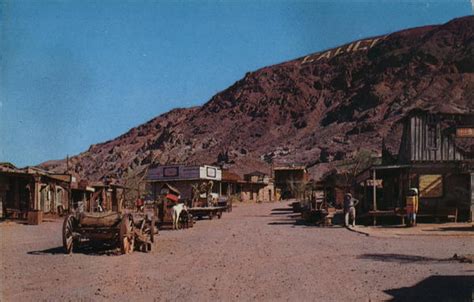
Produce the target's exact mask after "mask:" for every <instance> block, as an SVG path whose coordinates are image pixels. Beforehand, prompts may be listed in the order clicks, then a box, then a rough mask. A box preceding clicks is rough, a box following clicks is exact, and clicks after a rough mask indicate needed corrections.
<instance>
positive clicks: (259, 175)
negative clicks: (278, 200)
mask: <svg viewBox="0 0 474 302" xmlns="http://www.w3.org/2000/svg"><path fill="white" fill-rule="evenodd" d="M239 185H240V199H241V200H242V201H255V202H269V201H274V200H275V187H274V184H273V181H272V179H271V178H270V176H269V175H267V174H265V173H263V172H260V171H254V172H252V173H248V174H245V175H244V181H241V182H240V183H239Z"/></svg>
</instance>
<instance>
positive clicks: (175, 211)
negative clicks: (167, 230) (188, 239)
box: [171, 203, 188, 230]
mask: <svg viewBox="0 0 474 302" xmlns="http://www.w3.org/2000/svg"><path fill="white" fill-rule="evenodd" d="M187 210H188V207H187V206H186V205H185V204H184V203H178V204H177V205H175V206H173V208H172V212H171V214H172V217H173V230H179V216H180V215H181V212H182V211H187Z"/></svg>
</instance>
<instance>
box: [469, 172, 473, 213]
mask: <svg viewBox="0 0 474 302" xmlns="http://www.w3.org/2000/svg"><path fill="white" fill-rule="evenodd" d="M470 174H471V189H470V191H471V192H470V193H471V222H474V172H471V173H470Z"/></svg>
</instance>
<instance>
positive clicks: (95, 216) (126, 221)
mask: <svg viewBox="0 0 474 302" xmlns="http://www.w3.org/2000/svg"><path fill="white" fill-rule="evenodd" d="M154 224H155V222H154V217H153V215H147V214H145V213H140V212H135V213H124V214H122V213H119V212H96V213H92V212H90V213H87V212H82V213H76V214H70V215H67V216H66V217H65V219H64V223H63V247H64V250H65V252H66V253H71V252H73V250H74V249H76V248H77V247H78V246H79V245H80V244H83V243H85V242H90V241H93V242H101V243H107V244H111V245H115V246H118V247H120V251H121V252H122V253H123V254H130V253H132V252H133V251H134V249H135V248H136V249H139V250H142V251H144V252H148V251H150V250H151V248H152V243H153V242H154V232H155V231H154Z"/></svg>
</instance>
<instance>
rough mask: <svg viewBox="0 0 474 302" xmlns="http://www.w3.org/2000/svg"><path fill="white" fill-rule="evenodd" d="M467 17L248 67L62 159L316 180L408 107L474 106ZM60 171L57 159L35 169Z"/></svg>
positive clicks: (89, 173) (75, 168)
mask: <svg viewBox="0 0 474 302" xmlns="http://www.w3.org/2000/svg"><path fill="white" fill-rule="evenodd" d="M473 98H474V17H472V16H470V17H464V18H460V19H455V20H453V21H451V22H448V23H446V24H443V25H439V26H427V27H420V28H414V29H408V30H404V31H400V32H396V33H393V34H389V35H386V36H381V37H372V38H367V39H364V40H360V41H355V42H351V43H349V44H346V45H343V46H341V47H338V48H335V49H330V50H325V51H322V52H318V53H315V54H311V55H309V56H306V57H302V58H298V59H296V60H292V61H289V62H285V63H282V64H278V65H274V66H269V67H265V68H262V69H260V70H257V71H254V72H249V73H247V74H246V75H245V77H244V78H243V79H241V80H239V81H237V82H236V83H235V84H234V85H232V86H231V87H229V88H228V89H226V90H224V91H222V92H220V93H218V94H216V95H215V96H213V97H212V98H211V100H209V101H208V102H207V103H205V104H204V105H203V106H200V107H194V108H187V109H175V110H172V111H170V112H168V113H165V114H163V115H161V116H159V117H156V118H154V119H153V120H151V121H149V122H147V123H145V124H143V125H140V126H138V127H136V128H133V129H131V130H130V131H128V132H127V133H125V134H123V135H121V136H119V137H117V138H115V139H113V140H110V141H107V142H104V143H100V144H97V145H92V146H91V147H90V148H89V150H87V151H85V152H83V153H81V154H79V155H76V156H73V157H71V158H70V160H69V167H70V170H71V172H74V173H75V174H77V175H78V176H81V177H87V178H90V179H101V178H102V177H104V176H109V177H114V178H121V177H124V176H125V175H126V174H127V173H130V172H131V171H141V170H143V169H144V168H145V167H147V166H148V165H150V164H169V163H189V164H199V163H215V164H222V165H225V166H227V167H229V168H231V169H233V170H234V171H236V172H238V173H241V174H242V173H244V172H248V171H250V170H255V169H260V170H263V171H268V170H269V167H270V164H269V163H271V162H274V163H284V162H298V163H306V164H308V165H309V166H310V170H311V172H312V173H313V176H316V177H317V176H318V175H320V174H321V173H322V172H324V171H325V170H326V169H327V168H328V167H330V166H333V165H334V163H335V162H337V161H340V160H344V159H346V158H350V157H351V156H354V154H355V153H356V152H357V150H359V149H361V148H362V149H367V150H373V151H375V152H378V153H380V148H381V144H382V139H383V138H384V137H385V136H386V135H387V134H388V133H389V131H390V129H391V127H392V125H393V124H394V123H395V122H396V121H397V120H398V119H400V118H401V117H403V116H404V114H406V113H407V112H408V111H410V110H411V109H413V108H423V109H430V110H439V111H449V112H467V111H472V110H473V108H474V103H473ZM41 166H42V167H45V168H47V169H49V170H53V171H56V172H64V171H65V170H66V161H65V160H59V161H49V162H46V163H43V164H42V165H41Z"/></svg>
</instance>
